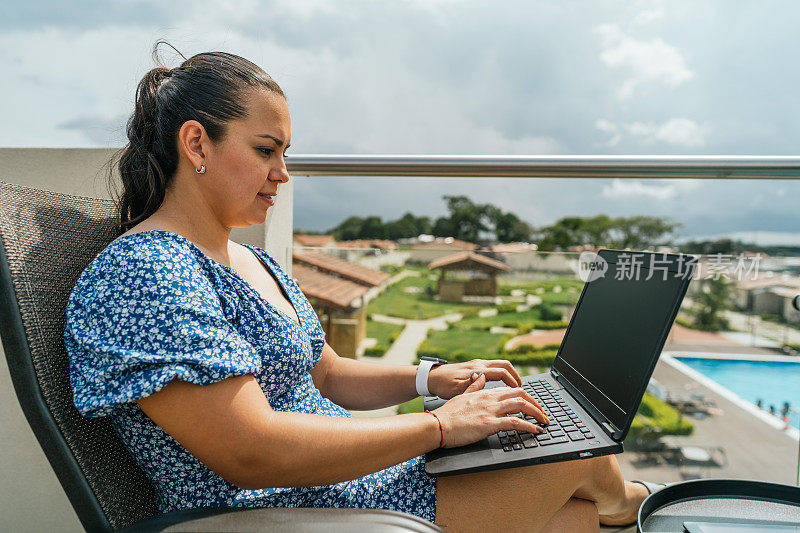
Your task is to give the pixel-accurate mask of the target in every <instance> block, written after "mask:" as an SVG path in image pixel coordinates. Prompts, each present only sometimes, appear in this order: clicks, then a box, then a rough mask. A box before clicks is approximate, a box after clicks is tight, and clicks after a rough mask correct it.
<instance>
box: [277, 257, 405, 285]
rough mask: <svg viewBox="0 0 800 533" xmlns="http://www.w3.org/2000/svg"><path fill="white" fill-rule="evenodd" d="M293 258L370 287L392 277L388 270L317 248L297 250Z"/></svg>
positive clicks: (294, 260) (297, 261)
mask: <svg viewBox="0 0 800 533" xmlns="http://www.w3.org/2000/svg"><path fill="white" fill-rule="evenodd" d="M292 260H293V264H297V263H305V264H306V265H309V266H314V267H317V268H319V269H322V270H326V271H328V272H331V273H334V274H336V275H338V276H341V277H343V278H345V279H349V280H351V281H354V282H356V283H360V284H362V285H368V286H370V287H375V286H378V285H380V284H381V283H383V282H384V281H386V280H387V279H389V278H390V277H391V276H390V275H389V274H387V273H386V272H381V271H380V270H374V269H372V268H367V267H365V266H363V265H359V264H358V263H352V262H350V261H345V260H344V259H339V258H338V257H333V256H331V255H328V254H326V253H323V252H318V251H315V250H303V251H296V252H294V253H293V254H292Z"/></svg>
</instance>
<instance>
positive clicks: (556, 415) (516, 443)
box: [497, 381, 594, 452]
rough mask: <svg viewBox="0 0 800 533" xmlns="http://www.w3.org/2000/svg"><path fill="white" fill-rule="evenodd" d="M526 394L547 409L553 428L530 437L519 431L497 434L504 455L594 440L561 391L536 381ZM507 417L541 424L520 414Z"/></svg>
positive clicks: (550, 426)
mask: <svg viewBox="0 0 800 533" xmlns="http://www.w3.org/2000/svg"><path fill="white" fill-rule="evenodd" d="M522 387H523V388H524V389H525V391H526V392H528V393H529V394H530V395H531V396H533V397H534V398H536V400H537V401H538V402H539V403H540V404H541V405H542V407H543V408H544V412H545V414H546V415H547V418H549V419H550V424H549V425H547V426H544V425H543V424H539V426H540V427H543V428H544V431H542V432H541V433H527V432H520V431H513V430H512V431H501V432H499V433H498V434H497V436H498V437H499V438H500V444H501V445H502V446H503V451H505V452H511V451H514V450H523V449H525V448H535V447H537V446H550V445H552V444H560V443H564V442H570V441H580V440H584V439H591V438H594V434H592V432H591V431H590V430H589V428H588V427H586V424H584V423H583V422H582V421H581V419H580V418H578V415H577V414H576V413H575V411H573V409H572V408H571V407H570V406H569V405H568V404H567V402H566V401H564V399H563V398H562V397H561V396H560V395H559V394H558V391H557V390H555V389H554V388H553V386H552V385H550V384H549V383H548V382H546V381H534V382H530V383H525V384H523V386H522ZM508 416H518V417H520V418H524V419H525V420H530V421H531V422H533V423H538V422H537V421H536V420H535V419H534V418H533V417H532V416H528V415H523V414H522V413H517V414H513V415H508Z"/></svg>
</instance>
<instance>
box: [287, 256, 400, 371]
mask: <svg viewBox="0 0 800 533" xmlns="http://www.w3.org/2000/svg"><path fill="white" fill-rule="evenodd" d="M292 261H293V267H292V274H293V276H294V278H295V279H296V280H297V283H298V285H300V290H302V291H303V294H305V295H306V297H307V298H308V300H309V301H310V302H311V304H312V306H313V307H314V310H315V311H316V312H317V316H318V317H319V320H320V323H321V324H322V328H323V329H324V330H325V335H326V338H327V342H328V344H330V345H331V347H332V348H333V349H334V350H335V351H336V353H337V354H339V355H340V356H342V357H350V358H356V357H357V355H358V348H359V346H360V345H361V341H362V340H363V339H364V337H365V336H366V326H367V317H366V304H367V302H368V301H369V300H370V299H371V298H373V297H374V296H375V295H376V294H378V292H379V291H380V290H381V289H382V288H383V286H384V285H385V284H386V282H387V281H388V280H389V278H390V276H389V274H386V273H384V272H380V271H378V270H373V269H371V268H367V267H365V266H363V265H359V264H358V263H352V262H350V261H345V260H344V259H340V258H338V257H333V256H331V255H328V254H327V253H324V252H322V251H317V250H302V251H296V252H294V253H293V254H292Z"/></svg>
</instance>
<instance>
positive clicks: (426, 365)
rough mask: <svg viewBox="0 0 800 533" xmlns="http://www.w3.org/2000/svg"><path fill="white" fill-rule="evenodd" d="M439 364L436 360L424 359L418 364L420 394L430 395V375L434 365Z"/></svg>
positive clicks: (417, 382)
mask: <svg viewBox="0 0 800 533" xmlns="http://www.w3.org/2000/svg"><path fill="white" fill-rule="evenodd" d="M435 364H437V363H436V362H435V361H431V360H427V359H422V360H420V362H419V366H417V378H416V385H417V394H419V395H420V396H430V395H431V391H429V390H428V375H429V374H430V373H431V368H433V365H435Z"/></svg>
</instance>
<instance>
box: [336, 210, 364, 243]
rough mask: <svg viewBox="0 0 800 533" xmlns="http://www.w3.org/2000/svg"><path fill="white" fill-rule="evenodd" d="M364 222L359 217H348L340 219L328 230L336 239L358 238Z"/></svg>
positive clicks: (349, 239) (348, 239)
mask: <svg viewBox="0 0 800 533" xmlns="http://www.w3.org/2000/svg"><path fill="white" fill-rule="evenodd" d="M363 224H364V219H363V218H361V217H355V216H354V217H348V218H346V219H345V220H344V221H342V222H341V223H340V224H339V225H338V226H336V227H335V228H333V229H332V230H330V232H329V233H330V234H331V235H333V238H334V239H336V240H337V241H351V240H353V239H359V238H360V237H359V235H361V227H362V226H363Z"/></svg>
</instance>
